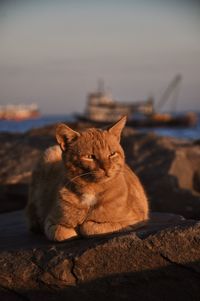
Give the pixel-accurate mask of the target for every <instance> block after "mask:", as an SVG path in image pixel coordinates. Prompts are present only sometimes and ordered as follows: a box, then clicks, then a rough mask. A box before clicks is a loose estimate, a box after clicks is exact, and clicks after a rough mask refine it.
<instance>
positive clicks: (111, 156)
mask: <svg viewBox="0 0 200 301" xmlns="http://www.w3.org/2000/svg"><path fill="white" fill-rule="evenodd" d="M117 155H118V153H117V152H112V153H111V154H110V155H109V157H110V158H114V157H116V156H117Z"/></svg>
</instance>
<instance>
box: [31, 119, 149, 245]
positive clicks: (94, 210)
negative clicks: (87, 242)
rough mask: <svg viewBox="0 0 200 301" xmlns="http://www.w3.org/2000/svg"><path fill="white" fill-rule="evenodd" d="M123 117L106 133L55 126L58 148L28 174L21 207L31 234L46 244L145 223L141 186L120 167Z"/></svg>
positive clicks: (49, 152) (121, 163) (122, 153)
mask: <svg viewBox="0 0 200 301" xmlns="http://www.w3.org/2000/svg"><path fill="white" fill-rule="evenodd" d="M125 122H126V118H125V117H124V118H122V119H121V120H119V121H118V122H117V123H116V124H114V126H112V127H110V128H109V129H107V130H100V129H95V128H90V129H87V130H85V131H82V132H80V133H78V132H75V131H73V130H72V129H71V128H69V127H68V126H66V125H64V124H60V125H58V127H57V129H56V138H57V141H58V144H59V145H60V146H58V145H57V146H53V147H50V148H48V149H47V150H46V151H45V152H44V154H43V156H42V157H41V159H40V160H39V162H38V164H37V166H36V168H35V170H34V171H33V176H32V182H31V185H30V193H29V201H28V205H27V208H26V212H27V216H28V220H29V225H30V228H31V229H32V230H41V231H43V232H44V233H45V235H46V236H47V237H48V238H49V239H50V240H56V241H62V240H65V239H68V238H72V237H75V236H77V235H83V236H91V235H98V234H103V233H111V232H114V231H119V230H121V229H124V228H126V227H127V226H130V225H135V224H137V223H139V222H142V221H145V220H147V219H148V203H147V198H146V195H145V193H144V190H143V187H142V185H141V183H140V181H139V179H138V178H137V176H136V175H135V174H134V173H133V171H132V170H131V169H130V168H129V167H128V166H127V165H126V164H125V161H124V152H123V149H122V147H121V146H120V143H119V141H120V135H121V131H122V129H123V127H124V125H125Z"/></svg>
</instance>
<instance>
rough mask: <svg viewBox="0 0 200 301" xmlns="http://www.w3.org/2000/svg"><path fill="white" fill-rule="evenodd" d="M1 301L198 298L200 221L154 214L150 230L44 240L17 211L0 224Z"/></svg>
mask: <svg viewBox="0 0 200 301" xmlns="http://www.w3.org/2000/svg"><path fill="white" fill-rule="evenodd" d="M0 227H1V232H0V241H1V244H0V300H1V301H4V300H5V301H8V300H13V301H14V300H19V301H20V300H26V301H28V300H32V301H34V300H42V298H43V299H45V300H52V301H53V300H61V301H62V300H87V301H88V300H140V301H142V300H145V301H146V300H153V301H157V300H159V301H160V300H188V301H189V300H190V301H192V300H198V298H199V296H200V286H199V283H200V223H199V222H197V221H194V220H185V219H184V218H182V217H181V216H178V215H173V214H165V213H153V214H152V215H151V219H150V222H149V223H148V225H146V226H143V227H142V228H140V229H137V230H135V231H131V232H123V233H114V234H112V235H106V236H101V237H97V238H90V239H83V238H78V239H74V240H71V241H66V242H63V243H52V242H49V241H47V240H46V239H45V237H43V236H42V235H41V236H40V235H36V234H31V233H29V232H28V231H27V228H26V224H25V220H24V215H23V212H22V211H16V212H12V213H5V214H2V215H1V220H0Z"/></svg>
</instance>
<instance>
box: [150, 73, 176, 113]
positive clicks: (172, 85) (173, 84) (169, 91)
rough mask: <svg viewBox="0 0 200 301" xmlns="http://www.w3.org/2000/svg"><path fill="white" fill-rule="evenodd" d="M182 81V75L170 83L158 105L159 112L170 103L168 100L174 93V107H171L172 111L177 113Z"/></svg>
mask: <svg viewBox="0 0 200 301" xmlns="http://www.w3.org/2000/svg"><path fill="white" fill-rule="evenodd" d="M181 80H182V75H181V74H177V75H176V76H175V77H174V79H173V80H172V81H171V82H170V83H169V85H168V86H167V88H166V90H165V91H164V93H163V94H162V96H161V98H160V100H159V101H158V103H157V105H156V109H157V111H158V112H159V111H160V110H161V109H162V108H163V106H164V105H165V104H166V102H167V101H168V99H169V97H170V95H171V94H172V93H173V101H172V105H171V111H172V112H175V111H176V109H177V101H178V96H179V91H180V83H181Z"/></svg>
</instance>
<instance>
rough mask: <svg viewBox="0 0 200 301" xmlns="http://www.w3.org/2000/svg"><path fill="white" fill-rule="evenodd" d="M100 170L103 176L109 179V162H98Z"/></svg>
mask: <svg viewBox="0 0 200 301" xmlns="http://www.w3.org/2000/svg"><path fill="white" fill-rule="evenodd" d="M100 168H101V169H103V171H104V172H105V175H106V176H107V177H110V176H111V174H110V164H109V162H105V161H101V162H100Z"/></svg>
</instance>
